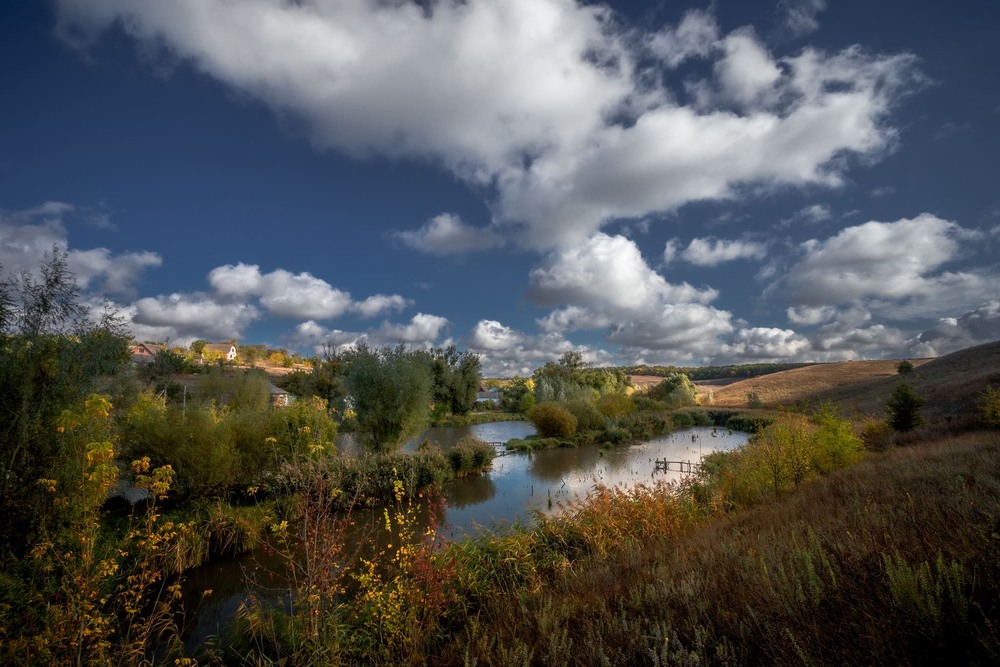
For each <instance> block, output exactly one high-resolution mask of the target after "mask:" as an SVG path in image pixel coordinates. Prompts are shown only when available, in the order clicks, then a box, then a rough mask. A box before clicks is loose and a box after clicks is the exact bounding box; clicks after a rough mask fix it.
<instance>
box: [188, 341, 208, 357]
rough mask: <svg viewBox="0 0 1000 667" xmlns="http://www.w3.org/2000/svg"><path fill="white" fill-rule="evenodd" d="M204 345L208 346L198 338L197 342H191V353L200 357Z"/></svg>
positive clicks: (206, 342)
mask: <svg viewBox="0 0 1000 667" xmlns="http://www.w3.org/2000/svg"><path fill="white" fill-rule="evenodd" d="M206 345H208V341H207V340H202V339H201V338H199V339H198V340H196V341H192V342H191V351H192V352H194V353H195V354H198V355H200V354H201V353H202V352H204V351H205V346H206Z"/></svg>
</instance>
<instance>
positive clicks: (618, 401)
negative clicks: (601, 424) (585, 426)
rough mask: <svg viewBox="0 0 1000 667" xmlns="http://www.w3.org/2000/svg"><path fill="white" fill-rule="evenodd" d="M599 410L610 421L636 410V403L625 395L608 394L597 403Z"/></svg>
mask: <svg viewBox="0 0 1000 667" xmlns="http://www.w3.org/2000/svg"><path fill="white" fill-rule="evenodd" d="M597 409H598V410H600V411H601V414H603V415H604V416H605V417H608V418H609V419H618V418H620V417H624V416H625V415H627V414H630V413H631V412H633V411H634V410H635V403H633V402H632V400H631V399H630V398H629V397H628V396H626V395H625V394H608V395H607V396H601V398H600V399H599V400H598V401H597Z"/></svg>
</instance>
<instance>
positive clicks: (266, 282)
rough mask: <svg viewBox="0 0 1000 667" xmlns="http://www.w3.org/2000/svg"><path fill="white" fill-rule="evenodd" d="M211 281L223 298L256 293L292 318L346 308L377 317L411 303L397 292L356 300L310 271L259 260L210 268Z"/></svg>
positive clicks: (335, 313)
mask: <svg viewBox="0 0 1000 667" xmlns="http://www.w3.org/2000/svg"><path fill="white" fill-rule="evenodd" d="M208 282H209V284H210V285H211V286H212V289H213V290H214V291H215V293H216V294H217V295H219V297H220V298H222V299H223V300H225V299H237V300H240V299H243V300H245V299H248V298H251V297H256V298H258V299H259V302H260V305H261V306H262V307H263V308H264V309H266V310H267V312H268V313H270V314H271V315H276V316H278V317H288V318H293V319H303V320H326V319H332V318H335V317H340V316H341V315H344V314H345V313H347V312H356V313H358V314H360V315H362V316H363V317H375V316H377V315H381V314H383V313H385V312H388V311H392V310H401V309H403V308H405V307H407V306H408V305H410V303H411V302H410V300H408V299H405V298H403V297H402V296H399V295H398V294H393V295H384V294H376V295H374V296H370V297H368V298H367V299H365V300H363V301H360V302H356V301H354V300H353V299H352V298H351V295H350V293H348V292H345V291H343V290H340V289H337V288H335V287H333V286H332V285H330V283H328V282H326V281H325V280H323V279H321V278H317V277H316V276H313V275H312V274H311V273H307V272H302V273H297V274H293V273H291V272H289V271H286V270H284V269H276V270H274V271H269V272H267V273H262V272H261V270H260V267H259V266H257V265H256V264H243V263H239V264H226V265H224V266H218V267H216V268H214V269H212V271H211V272H209V274H208Z"/></svg>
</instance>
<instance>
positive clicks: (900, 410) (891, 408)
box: [885, 382, 925, 433]
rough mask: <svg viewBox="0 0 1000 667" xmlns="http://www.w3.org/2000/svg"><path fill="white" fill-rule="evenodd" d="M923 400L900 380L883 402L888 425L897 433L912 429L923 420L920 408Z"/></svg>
mask: <svg viewBox="0 0 1000 667" xmlns="http://www.w3.org/2000/svg"><path fill="white" fill-rule="evenodd" d="M924 402H925V400H924V399H923V398H922V397H920V396H918V395H917V393H916V392H915V391H914V390H913V387H911V386H910V385H909V384H908V383H906V382H900V383H899V384H898V385H897V386H896V389H895V390H894V391H893V392H892V397H891V398H890V399H889V401H888V402H887V403H886V404H885V407H886V411H887V412H888V413H889V426H891V427H892V430H894V431H896V432H898V433H905V432H907V431H912V430H913V429H915V428H917V427H918V426H920V425H921V424H923V422H924V418H923V416H922V415H921V409H922V408H923V407H924Z"/></svg>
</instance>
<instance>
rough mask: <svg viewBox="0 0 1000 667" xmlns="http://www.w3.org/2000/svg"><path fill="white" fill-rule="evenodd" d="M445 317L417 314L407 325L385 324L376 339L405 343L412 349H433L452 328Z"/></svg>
mask: <svg viewBox="0 0 1000 667" xmlns="http://www.w3.org/2000/svg"><path fill="white" fill-rule="evenodd" d="M450 324H451V323H450V322H449V321H448V319H447V318H445V317H440V316H438V315H428V314H426V313H417V314H416V315H414V316H413V317H412V318H411V319H410V321H409V322H408V323H406V324H390V323H385V324H383V325H382V326H381V327H380V328H379V330H378V332H377V336H376V339H377V340H378V341H384V342H386V343H405V344H407V345H410V346H411V347H418V348H428V347H433V346H434V345H435V344H436V343H437V342H438V341H439V340H440V338H441V335H442V334H443V333H444V331H445V330H446V329H447V328H448V327H449V326H450Z"/></svg>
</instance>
